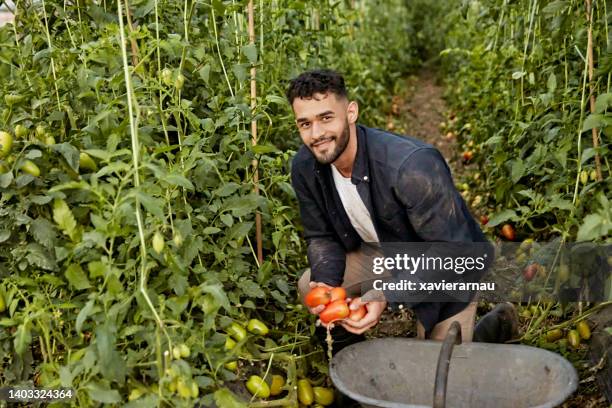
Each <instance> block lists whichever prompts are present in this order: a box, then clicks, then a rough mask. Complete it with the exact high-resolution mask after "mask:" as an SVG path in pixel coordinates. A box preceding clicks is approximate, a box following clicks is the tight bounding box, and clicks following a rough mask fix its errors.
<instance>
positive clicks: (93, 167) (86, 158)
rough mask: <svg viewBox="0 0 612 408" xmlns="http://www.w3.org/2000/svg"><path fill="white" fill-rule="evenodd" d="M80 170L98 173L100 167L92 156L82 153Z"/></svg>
mask: <svg viewBox="0 0 612 408" xmlns="http://www.w3.org/2000/svg"><path fill="white" fill-rule="evenodd" d="M79 168H81V169H84V170H89V171H97V170H98V165H97V164H96V162H95V161H94V159H92V158H91V156H90V155H88V154H87V153H85V152H81V154H80V155H79Z"/></svg>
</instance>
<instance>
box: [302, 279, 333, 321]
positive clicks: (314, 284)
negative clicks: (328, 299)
mask: <svg viewBox="0 0 612 408" xmlns="http://www.w3.org/2000/svg"><path fill="white" fill-rule="evenodd" d="M309 285H310V289H311V290H312V289H314V288H316V287H317V286H321V287H324V288H329V289H331V288H332V287H331V286H329V285H328V284H326V283H323V282H310V283H309ZM306 307H307V308H308V311H309V312H310V313H312V314H313V315H318V314H319V313H321V312H322V311H323V310H325V305H319V306H316V307H308V306H306Z"/></svg>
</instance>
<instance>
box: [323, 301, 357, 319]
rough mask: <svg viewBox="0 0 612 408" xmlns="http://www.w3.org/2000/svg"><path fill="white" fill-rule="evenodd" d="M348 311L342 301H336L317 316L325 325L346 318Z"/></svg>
mask: <svg viewBox="0 0 612 408" xmlns="http://www.w3.org/2000/svg"><path fill="white" fill-rule="evenodd" d="M349 313H350V310H349V308H348V305H347V304H346V302H345V301H344V300H336V301H335V302H332V303H330V304H329V305H327V307H326V308H325V310H323V311H322V312H321V313H320V314H319V318H320V319H321V321H322V322H323V323H325V324H327V323H331V322H333V321H336V320H342V319H345V318H347V317H348V315H349Z"/></svg>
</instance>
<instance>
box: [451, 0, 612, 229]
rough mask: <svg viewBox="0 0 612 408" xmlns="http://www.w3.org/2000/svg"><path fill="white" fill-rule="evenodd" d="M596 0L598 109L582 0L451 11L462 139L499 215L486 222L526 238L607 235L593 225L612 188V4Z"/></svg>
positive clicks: (489, 4)
mask: <svg viewBox="0 0 612 408" xmlns="http://www.w3.org/2000/svg"><path fill="white" fill-rule="evenodd" d="M592 3H593V5H594V6H593V7H594V8H593V24H592V32H593V50H594V60H595V68H596V69H595V75H594V78H593V81H592V84H593V86H594V93H595V97H596V98H597V101H596V103H595V111H594V112H593V113H591V112H590V107H589V100H588V98H589V92H590V89H589V80H588V65H587V64H586V61H585V58H586V56H587V43H588V41H587V37H588V36H587V32H588V27H589V23H588V21H587V18H586V9H585V3H584V2H569V1H544V2H540V1H532V0H518V1H505V0H469V1H463V2H462V7H459V8H455V9H450V8H449V9H447V10H446V11H445V12H444V17H443V21H444V24H441V26H442V29H441V30H440V32H439V35H440V36H442V37H443V38H444V41H445V47H446V49H445V50H443V51H442V55H443V62H444V67H445V73H446V74H445V75H446V80H447V82H448V84H449V85H451V86H450V87H449V94H448V98H449V100H450V102H451V104H452V107H453V110H454V111H455V112H456V115H457V118H456V124H455V127H456V128H457V129H458V131H459V133H460V139H459V140H460V142H461V143H463V144H464V145H465V146H468V147H466V148H469V146H474V147H473V148H474V150H475V151H476V153H475V158H474V162H476V163H477V165H478V167H479V172H480V173H481V175H482V177H481V178H480V181H479V183H478V184H479V185H478V186H477V189H478V191H481V192H483V195H484V196H485V197H486V199H485V200H483V201H482V205H483V206H484V207H488V208H489V210H487V212H489V211H491V212H492V213H493V214H495V216H492V217H491V222H490V223H489V224H488V225H489V226H492V227H493V226H495V225H499V224H502V223H503V222H505V221H511V222H513V223H515V224H517V225H518V228H517V229H518V230H519V234H520V238H522V237H527V236H536V237H538V238H540V239H547V238H550V237H551V236H554V235H559V234H562V235H564V236H565V237H566V238H578V239H586V240H593V239H605V238H609V236H610V235H609V228H604V227H601V228H599V227H597V228H595V227H594V223H596V221H595V220H597V223H599V222H600V221H601V219H609V214H607V212H608V208H609V202H608V201H609V199H608V198H609V197H610V191H611V187H612V177H610V163H609V159H608V158H609V153H610V136H611V132H610V129H612V128H610V121H611V120H612V116H611V113H610V112H609V107H610V96H609V95H610V85H611V82H610V61H612V59H611V54H610V52H611V48H610V44H609V40H608V27H609V14H608V13H609V11H608V10H606V2H592ZM594 127H597V129H598V130H597V132H598V137H599V140H600V147H599V148H597V149H595V148H594V146H593V143H592V136H591V129H592V128H594ZM596 152H597V153H598V154H599V157H600V158H601V168H602V181H598V180H597V179H596V177H595V153H596ZM488 192H490V193H491V194H489V195H488V194H486V193H488ZM589 214H591V215H589Z"/></svg>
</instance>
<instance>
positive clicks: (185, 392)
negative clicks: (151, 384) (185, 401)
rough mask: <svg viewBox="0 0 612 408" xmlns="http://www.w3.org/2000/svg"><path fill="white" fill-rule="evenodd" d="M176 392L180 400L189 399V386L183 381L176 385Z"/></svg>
mask: <svg viewBox="0 0 612 408" xmlns="http://www.w3.org/2000/svg"><path fill="white" fill-rule="evenodd" d="M176 390H177V391H178V394H179V395H180V396H181V398H191V386H190V385H187V384H186V383H185V381H184V380H183V379H180V380H178V382H177V383H176Z"/></svg>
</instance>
